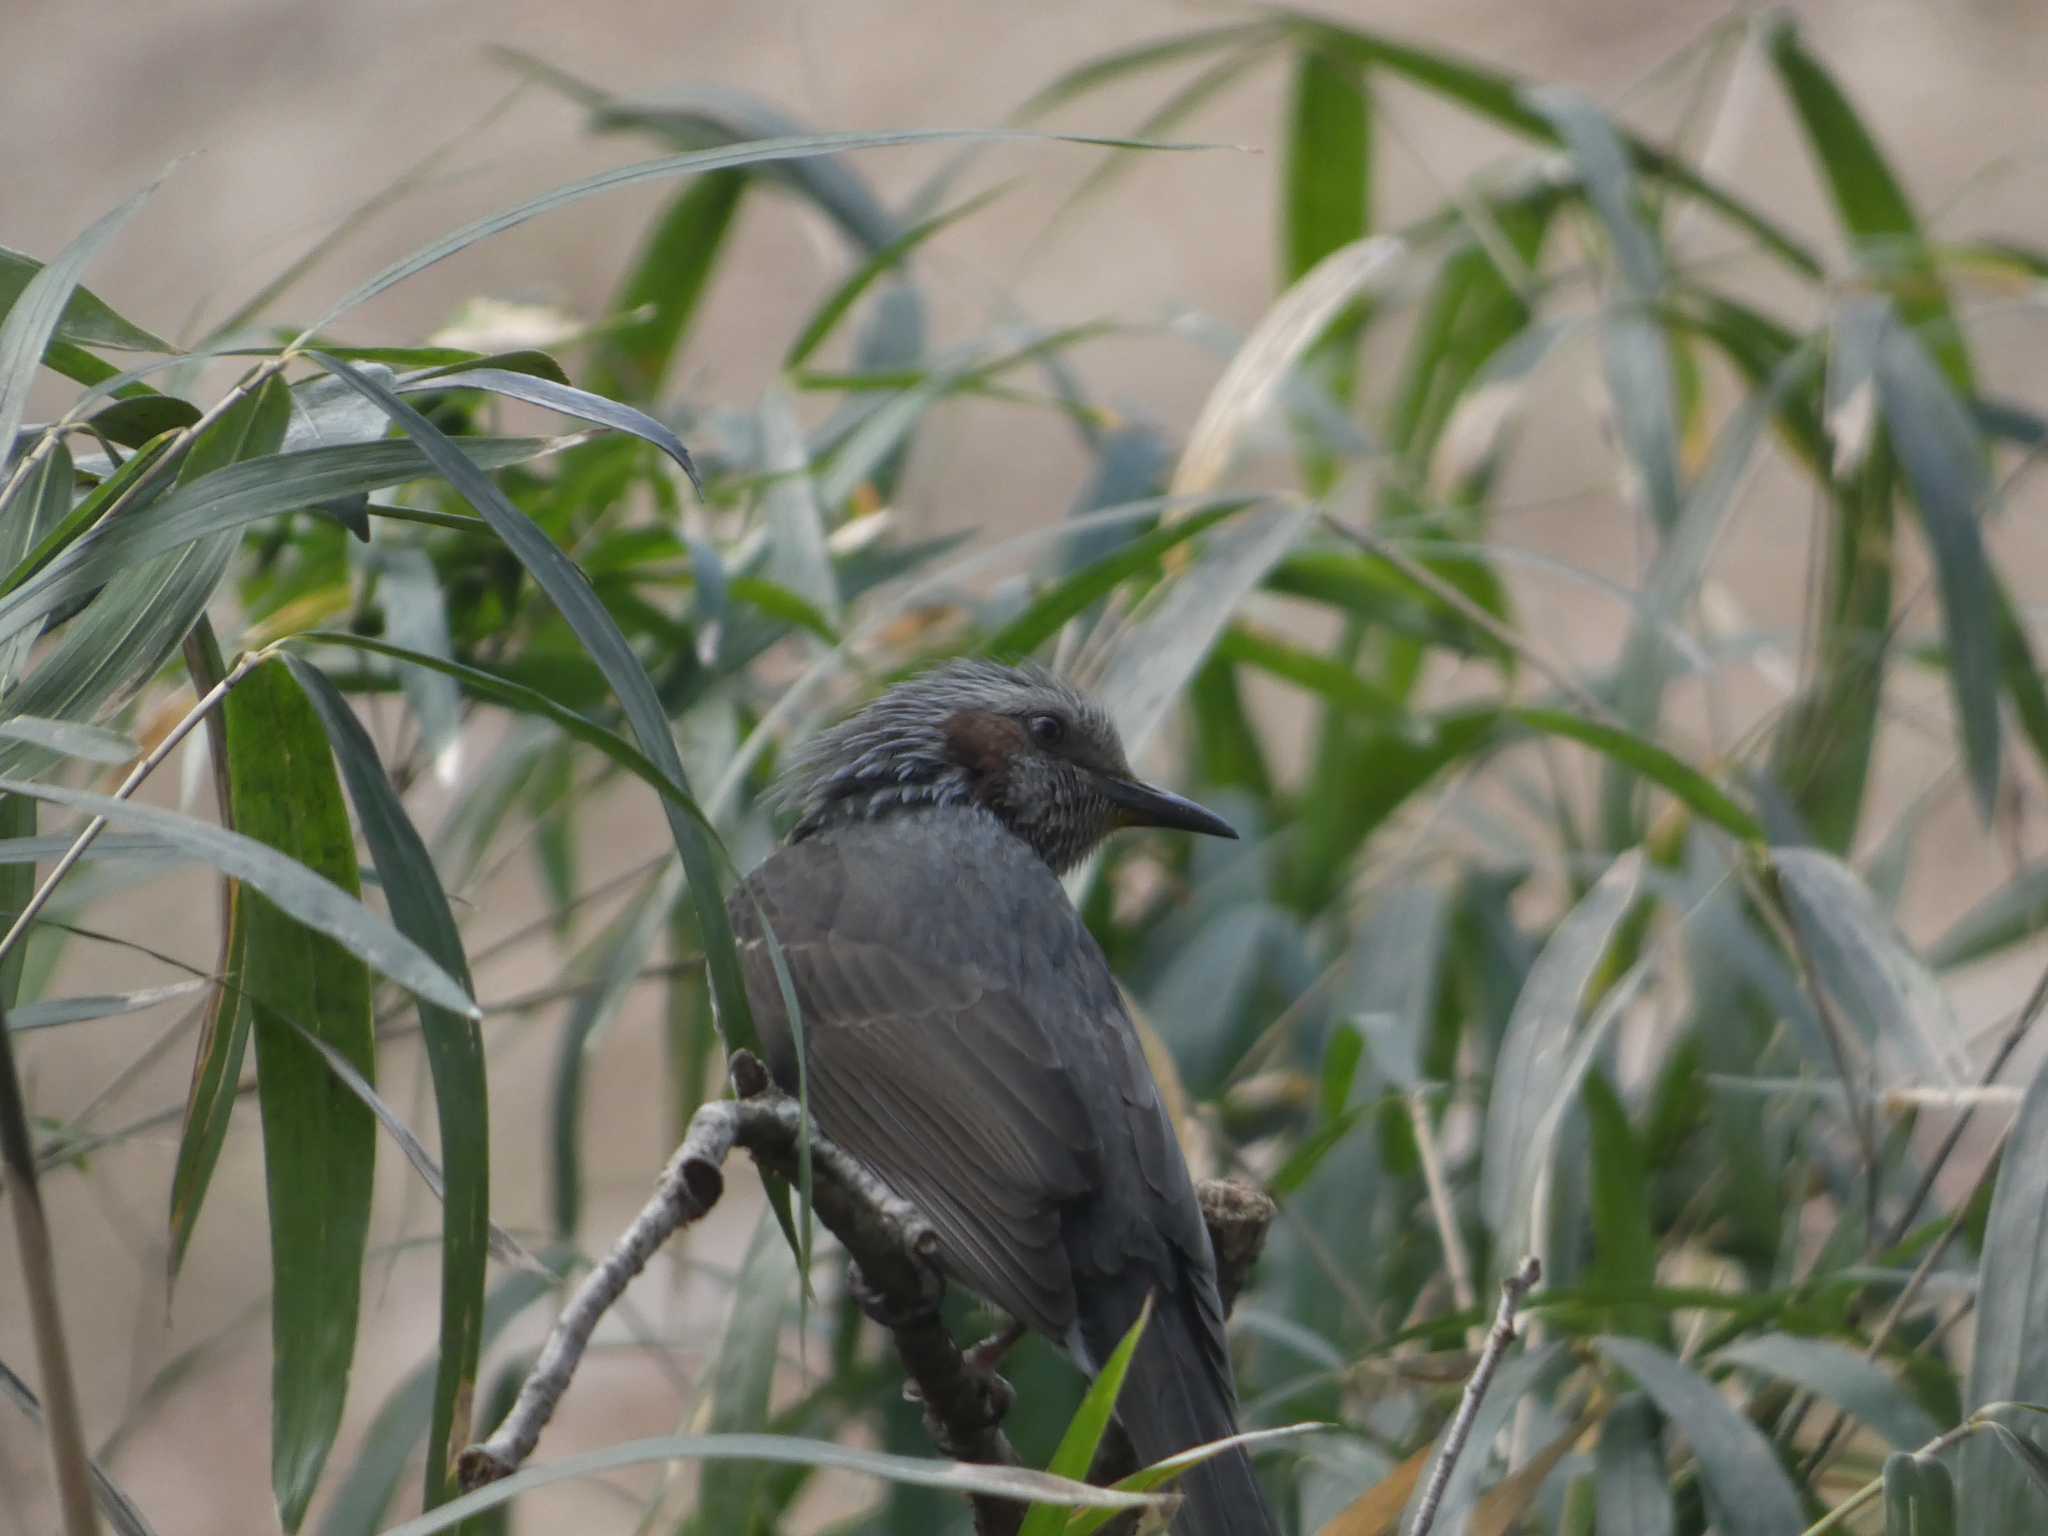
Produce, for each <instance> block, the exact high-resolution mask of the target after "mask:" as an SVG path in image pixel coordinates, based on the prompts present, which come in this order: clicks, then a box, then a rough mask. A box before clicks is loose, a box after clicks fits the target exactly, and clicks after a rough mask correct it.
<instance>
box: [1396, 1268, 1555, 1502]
mask: <svg viewBox="0 0 2048 1536" xmlns="http://www.w3.org/2000/svg"><path fill="white" fill-rule="evenodd" d="M1542 1278H1543V1266H1542V1264H1540V1263H1539V1262H1537V1260H1536V1258H1535V1257H1534V1256H1533V1255H1531V1256H1530V1257H1529V1258H1526V1259H1524V1260H1522V1267H1521V1268H1520V1269H1518V1270H1516V1271H1515V1272H1514V1273H1513V1274H1512V1275H1509V1276H1508V1277H1507V1279H1505V1280H1503V1281H1501V1283H1500V1309H1499V1310H1498V1311H1496V1312H1495V1313H1494V1314H1493V1327H1492V1328H1490V1329H1489V1330H1488V1331H1487V1334H1486V1347H1485V1348H1484V1349H1483V1350H1481V1351H1480V1352H1479V1363H1478V1364H1477V1365H1475V1366H1474V1367H1473V1368H1472V1375H1471V1376H1470V1377H1469V1378H1468V1379H1467V1380H1466V1382H1465V1395H1464V1396H1463V1397H1462V1398H1460V1399H1459V1400H1458V1411H1457V1413H1456V1415H1455V1416H1453V1418H1452V1419H1451V1427H1450V1428H1449V1429H1447V1430H1445V1431H1444V1448H1443V1450H1442V1451H1441V1452H1440V1453H1439V1454H1438V1456H1437V1458H1436V1465H1435V1466H1433V1467H1432V1468H1430V1473H1429V1484H1428V1486H1427V1487H1425V1488H1424V1489H1423V1490H1422V1502H1421V1503H1420V1504H1418V1505H1416V1506H1415V1524H1414V1525H1413V1526H1412V1527H1410V1536H1429V1528H1430V1527H1431V1526H1433V1525H1435V1524H1436V1512H1437V1507H1438V1506H1439V1505H1441V1504H1442V1503H1443V1499H1444V1489H1445V1488H1446V1487H1448V1486H1449V1485H1450V1481H1451V1473H1452V1471H1453V1470H1454V1469H1455V1468H1456V1467H1457V1465H1458V1458H1459V1457H1460V1456H1462V1455H1464V1454H1465V1442H1466V1441H1467V1440H1469V1439H1470V1438H1471V1437H1472V1424H1473V1421H1474V1420H1475V1419H1477V1418H1478V1417H1479V1405H1480V1403H1482V1402H1483V1401H1485V1398H1486V1389H1487V1388H1488V1387H1490V1386H1492V1385H1493V1374H1494V1372H1495V1371H1497V1370H1499V1369H1500V1363H1501V1360H1502V1359H1503V1358H1504V1357H1505V1356H1506V1355H1507V1352H1508V1346H1509V1345H1510V1344H1512V1343H1514V1342H1515V1313H1516V1312H1517V1311H1518V1310H1520V1308H1521V1305H1522V1301H1523V1299H1524V1298H1525V1297H1527V1296H1528V1294H1529V1292H1530V1291H1531V1290H1533V1289H1534V1288H1535V1285H1536V1282H1537V1281H1539V1280H1541V1279H1542Z"/></svg>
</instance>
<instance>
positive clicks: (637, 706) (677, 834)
mask: <svg viewBox="0 0 2048 1536" xmlns="http://www.w3.org/2000/svg"><path fill="white" fill-rule="evenodd" d="M314 357H315V359H316V360H318V361H320V362H321V365H322V366H323V367H326V368H328V369H330V371H332V372H333V373H334V374H335V375H336V376H337V377H339V378H343V379H347V380H349V381H350V382H351V383H352V384H353V385H354V386H355V388H357V389H358V390H360V391H361V392H362V393H363V394H364V395H365V396H367V397H368V398H370V399H372V400H375V401H377V403H378V404H379V405H381V406H382V407H383V409H384V411H385V413H386V414H387V415H389V416H390V417H391V419H392V420H393V421H394V422H396V423H397V424H398V426H399V427H400V429H401V430H403V431H404V432H405V434H406V436H407V437H408V438H409V439H411V442H412V444H413V445H414V446H415V447H417V448H418V450H419V451H420V452H421V453H422V454H423V455H424V456H425V457H426V459H427V460H428V461H429V462H430V463H432V464H433V465H434V467H435V468H436V469H438V470H440V472H441V473H442V475H443V476H445V477H446V478H447V479H448V482H449V483H450V484H451V485H452V486H453V487H454V488H455V489H456V491H457V492H458V493H459V494H460V495H461V496H462V498H463V499H464V500H465V501H467V502H468V503H469V504H470V505H471V506H473V507H475V508H476V510H477V511H478V512H479V513H481V514H482V515H483V516H484V518H485V519H487V520H488V521H489V522H490V524H491V527H492V528H493V529H494V530H495V531H496V533H497V535H498V537H499V538H501V539H503V540H504V541H505V544H506V546H507V547H508V548H510V549H511V551H512V553H513V554H514V555H516V556H517V557H518V559H519V562H520V563H521V564H522V565H524V566H525V567H526V569H527V571H528V573H529V574H531V575H532V577H533V578H534V580H535V581H536V582H537V583H539V585H540V587H541V589H542V590H543V591H544V592H546V593H547V595H548V597H549V599H550V600H551V601H552V602H553V603H554V605H555V607H556V608H557V609H558V610H559V611H560V613H561V615H562V617H563V619H565V620H566V621H567V622H568V624H569V627H570V628H571V629H572V630H573V631H574V632H575V634H576V638H577V639H578V640H580V641H581V642H582V643H583V647H584V649H585V650H586V651H588V652H589V654H590V658H591V660H592V661H594V662H595V663H596V664H597V667H598V669H599V670H600V671H601V672H603V673H604V675H605V680H606V681H607V682H609V683H610V684H611V686H612V689H613V691H614V692H615V693H616V694H617V695H618V697H619V703H620V705H621V707H622V708H623V709H624V710H625V712H626V719H627V721H628V723H629V724H630V725H631V726H632V730H633V735H634V737H635V739H636V740H637V741H638V742H639V745H640V750H641V751H642V752H644V753H645V754H646V755H647V756H648V757H649V758H650V759H651V760H652V761H653V763H654V765H655V766H656V767H657V768H658V769H660V770H661V772H662V774H663V776H664V777H666V778H667V779H669V780H670V781H672V782H673V783H675V784H676V785H677V786H679V787H680V788H682V790H683V791H684V793H685V794H686V795H687V794H688V792H689V780H688V778H687V776H686V775H685V774H684V772H683V762H682V758H681V757H680V756H679V755H678V754H677V752H676V744H675V738H674V737H673V736H672V735H671V734H670V732H669V725H668V716H667V714H666V713H665V712H664V711H663V709H662V706H661V699H660V696H659V695H658V694H657V693H656V692H655V690H654V684H653V682H652V681H651V680H650V679H649V678H648V676H647V672H646V669H645V668H644V667H643V666H642V665H641V663H640V658H639V657H638V656H637V655H636V654H634V651H633V648H632V647H631V646H630V645H629V644H627V642H626V637H625V636H624V635H622V634H621V633H620V632H619V627H618V625H617V623H616V622H614V620H613V619H612V616H611V615H610V614H609V613H607V612H606V611H605V608H604V605H603V604H602V603H600V602H599V601H598V600H597V595H596V594H595V593H594V592H592V591H591V589H590V583H589V581H588V580H586V579H585V577H584V575H583V573H582V572H581V571H580V570H578V569H577V568H576V566H575V564H574V563H573V562H572V561H571V560H570V559H569V557H568V556H567V555H565V554H563V553H562V551H561V550H560V549H559V548H558V547H557V546H556V544H555V543H554V541H553V540H552V539H550V538H549V537H548V536H547V535H546V534H545V533H543V532H541V530H540V529H539V528H537V527H536V526H535V525H534V523H533V521H532V520H531V519H530V518H528V517H527V516H526V514H525V513H523V512H521V511H520V510H519V509H518V508H517V507H515V506H513V505H512V503H511V502H510V501H509V500H508V499H507V498H506V496H505V494H504V492H502V491H500V490H499V489H498V487H497V486H496V485H494V484H492V483H491V481H490V479H489V478H488V477H487V476H486V475H485V474H484V473H483V472H482V471H481V470H480V469H478V467H477V466H476V465H475V464H474V463H472V462H471V461H470V460H469V459H468V458H466V457H465V456H464V454H463V451H462V449H461V448H459V447H457V446H456V444H454V443H453V442H451V441H449V439H448V438H447V437H446V436H444V435H443V434H442V433H441V432H440V431H438V430H437V429H436V428H435V427H434V426H433V424H432V423H431V422H429V421H428V420H427V419H426V418H425V417H424V416H422V415H420V413H419V412H418V411H416V410H414V409H413V408H412V407H411V406H409V405H407V404H406V403H405V402H404V401H403V400H401V399H399V398H398V396H397V395H395V394H393V393H392V392H391V391H390V390H388V389H385V388H383V387H382V386H380V385H379V384H377V383H376V381H374V380H372V379H368V378H365V377H364V376H363V375H362V374H360V373H358V372H357V371H356V370H354V369H352V368H350V367H349V366H348V365H347V364H346V363H340V362H335V361H333V360H332V359H327V358H322V357H321V356H320V355H319V354H317V353H316V354H314ZM661 803H662V810H663V812H664V813H665V814H666V815H667V817H668V824H669V831H670V834H671V835H672V836H673V837H674V839H675V844H676V849H677V851H678V852H679V853H680V854H681V856H682V861H683V869H684V872H685V875H686V876H687V878H688V880H689V886H690V896H691V900H692V901H693V903H694V904H695V906H696V908H697V919H698V922H699V924H700V928H701V932H702V934H703V940H704V954H705V962H706V968H707V969H708V970H709V972H710V976H711V991H712V996H713V997H714V998H715V999H716V1000H717V1004H718V1015H719V1020H720V1023H721V1025H722V1026H723V1028H724V1031H725V1037H726V1040H727V1041H728V1043H729V1044H730V1045H731V1046H732V1047H734V1048H741V1047H745V1048H751V1047H753V1046H754V1044H755V1043H756V1042H755V1036H754V1026H753V1019H752V1016H751V1015H750V1014H749V1013H748V1011H747V995H746V989H745V987H744V985H743V984H742V982H741V980H740V974H739V960H738V956H737V953H736V952H735V950H734V948H733V941H732V928H731V924H730V922H729V921H728V919H727V917H726V911H725V903H724V901H723V900H722V899H721V898H720V895H719V885H718V850H717V848H716V846H715V840H714V839H713V838H712V837H710V836H708V835H707V834H706V832H705V829H704V827H703V826H702V825H701V824H700V823H699V822H697V821H695V820H693V819H692V818H691V817H690V816H688V815H687V814H686V813H685V812H684V811H683V810H682V809H681V808H680V807H679V806H678V805H677V803H676V801H675V800H674V799H673V798H672V797H670V796H666V795H665V796H663V797H662V802H661Z"/></svg>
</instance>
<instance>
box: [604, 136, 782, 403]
mask: <svg viewBox="0 0 2048 1536" xmlns="http://www.w3.org/2000/svg"><path fill="white" fill-rule="evenodd" d="M746 189H747V179H746V177H745V176H744V175H742V174H741V173H739V172H738V171H714V172H712V173H711V174H710V175H709V176H703V177H699V178H698V179H697V180H696V181H695V182H692V183H691V184H690V185H689V186H687V187H685V188H684V189H683V190H682V191H681V192H680V193H678V194H677V195H676V196H675V198H674V199H673V200H671V202H670V203H669V206H668V211H667V212H665V213H664V214H663V215H662V216H661V218H660V219H659V220H658V221H657V222H656V223H655V226H654V228H653V229H652V230H651V231H650V232H649V233H648V235H647V238H646V240H645V242H644V243H643V244H642V246H641V248H640V253H639V255H638V256H637V257H636V258H635V259H634V262H633V266H632V269H631V270H630V271H629V272H628V273H627V276H626V280H625V282H624V283H622V284H621V285H620V287H619V293H618V297H617V298H616V299H614V300H613V301H612V309H613V311H614V312H615V313H617V314H622V315H636V314H639V313H641V312H642V311H645V312H646V314H645V318H644V319H636V320H634V321H632V322H630V323H629V324H626V325H622V326H619V327H618V328H616V329H615V330H613V331H611V332H609V333H608V334H607V335H606V336H605V338H604V339H603V341H601V342H600V343H599V344H598V359H599V363H600V366H601V368H602V370H603V371H602V372H601V374H600V375H599V381H598V389H599V392H600V393H601V394H608V395H610V394H618V395H630V396H632V397H633V398H635V399H649V398H652V397H653V396H654V395H655V394H657V393H658V392H659V390H660V389H661V384H662V380H663V379H664V378H666V377H667V375H668V370H669V365H670V364H671V363H672V362H673V361H674V360H675V355H676V349H677V347H679V346H680V345H681V344H682V340H683V336H684V334H685V333H686V332H687V331H688V330H689V328H690V323H691V321H692V320H693V319H694V318H695V316H696V313H697V308H698V306H699V305H700V304H701V303H702V302H703V300H704V293H705V290H706V289H707V288H709V287H710V285H711V274H712V273H713V271H714V270H716V268H717V265H718V255H719V252H720V251H721V250H723V249H724V246H725V237H726V234H727V232H728V231H730V230H731V228H732V223H733V217H734V215H735V214H737V213H738V212H739V206H740V197H741V195H742V194H743V193H744V192H745V191H746Z"/></svg>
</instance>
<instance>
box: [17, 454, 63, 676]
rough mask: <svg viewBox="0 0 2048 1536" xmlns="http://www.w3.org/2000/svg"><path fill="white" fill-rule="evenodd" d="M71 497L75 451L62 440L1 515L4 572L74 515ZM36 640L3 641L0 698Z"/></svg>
mask: <svg viewBox="0 0 2048 1536" xmlns="http://www.w3.org/2000/svg"><path fill="white" fill-rule="evenodd" d="M71 496H72V464H71V451H70V450H69V449H68V448H66V447H65V446H64V444H63V442H62V441H61V440H60V441H58V442H54V443H52V444H51V445H50V447H49V449H48V450H47V451H46V452H45V453H44V454H43V457H42V461H41V462H40V463H38V464H37V465H36V467H35V468H34V469H33V470H32V471H30V478H29V480H28V481H27V482H26V483H25V484H24V486H23V488H22V491H21V493H20V494H19V495H18V496H17V497H16V499H15V501H14V503H13V505H12V506H11V507H9V508H7V509H5V511H4V512H0V571H11V570H13V569H15V567H16V566H18V565H19V564H20V563H21V561H22V559H23V557H24V556H26V555H27V554H28V552H29V550H30V549H31V548H33V547H34V545H35V544H36V542H37V541H38V540H40V539H42V538H43V537H44V536H46V535H47V534H48V533H49V531H50V530H51V529H52V528H55V527H56V526H57V525H58V524H59V523H61V522H63V521H64V518H65V516H66V515H67V514H68V513H69V512H70V511H71ZM35 640H36V637H35V636H34V635H33V634H27V633H24V634H19V635H14V636H12V637H10V638H8V639H6V640H0V696H4V694H5V693H6V692H8V691H12V690H13V687H14V684H15V682H16V680H17V679H18V678H19V677H20V676H21V669H22V665H23V663H25V662H26V661H27V660H28V658H29V652H30V650H31V648H32V647H33V646H34V645H35ZM15 707H16V708H18V707H19V705H18V704H16V705H15Z"/></svg>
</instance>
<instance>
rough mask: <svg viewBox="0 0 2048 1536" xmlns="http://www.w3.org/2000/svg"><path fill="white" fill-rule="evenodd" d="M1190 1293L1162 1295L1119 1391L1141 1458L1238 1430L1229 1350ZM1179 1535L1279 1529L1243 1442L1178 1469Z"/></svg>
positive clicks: (1145, 1461) (1243, 1535)
mask: <svg viewBox="0 0 2048 1536" xmlns="http://www.w3.org/2000/svg"><path fill="white" fill-rule="evenodd" d="M1208 1331H1209V1330H1208V1328H1207V1327H1206V1325H1205V1322H1204V1320H1203V1319H1202V1318H1201V1317H1200V1315H1199V1314H1198V1313H1197V1311H1196V1309H1195V1303H1194V1302H1193V1300H1192V1298H1189V1297H1185V1296H1182V1297H1176V1298H1171V1299H1169V1298H1164V1297H1162V1298H1161V1305H1159V1306H1158V1307H1157V1308H1156V1309H1155V1310H1154V1312H1153V1314H1152V1320H1151V1322H1150V1323H1148V1324H1147V1325H1146V1328H1145V1332H1144V1335H1143V1337H1142V1338H1140V1340H1139V1341H1138V1351H1137V1353H1136V1354H1135V1355H1134V1356H1133V1357H1132V1359H1131V1369H1130V1373H1129V1375H1127V1376H1126V1377H1125V1378H1124V1386H1123V1391H1122V1392H1121V1393H1120V1394H1119V1396H1118V1399H1117V1409H1116V1414H1117V1418H1118V1419H1119V1420H1120V1421H1121V1422H1122V1424H1123V1426H1124V1432H1125V1433H1126V1434H1128V1435H1129V1436H1130V1437H1131V1445H1132V1448H1133V1449H1134V1450H1136V1451H1137V1453H1138V1461H1139V1464H1140V1465H1143V1466H1149V1465H1150V1464H1151V1463H1153V1462H1155V1461H1159V1460H1162V1459H1163V1458H1165V1457H1168V1456H1171V1455H1174V1454H1175V1453H1176V1452H1179V1451H1184V1450H1187V1449H1189V1448H1190V1447H1191V1446H1197V1445H1205V1444H1207V1443H1208V1442H1209V1441H1211V1440H1221V1439H1223V1438H1225V1437H1226V1436H1228V1435H1234V1434H1236V1433H1237V1412H1236V1391H1235V1389H1234V1388H1233V1387H1232V1385H1231V1380H1230V1362H1229V1359H1228V1357H1224V1358H1221V1359H1219V1358H1217V1354H1216V1351H1215V1350H1214V1349H1213V1348H1211V1340H1210V1339H1209V1337H1208ZM1174 1486H1175V1487H1176V1488H1177V1489H1179V1491H1180V1492H1181V1494H1182V1495H1183V1502H1182V1504H1181V1509H1180V1514H1179V1515H1178V1516H1177V1517H1175V1519H1174V1522H1173V1532H1174V1536H1279V1531H1280V1527H1279V1525H1278V1524H1277V1523H1276V1522H1275V1521H1274V1518H1273V1511H1272V1508H1271V1506H1270V1505H1268V1504H1267V1503H1266V1495H1265V1493H1264V1491H1263V1490H1262V1489H1261V1488H1260V1487H1259V1480H1258V1477H1257V1475H1256V1474H1255V1473H1254V1472H1253V1471H1252V1462H1251V1458H1250V1457H1249V1456H1247V1455H1246V1454H1245V1453H1244V1451H1242V1450H1241V1449H1231V1450H1228V1451H1224V1452H1223V1453H1222V1454H1221V1455H1218V1456H1212V1457H1210V1458H1209V1459H1208V1460H1207V1461H1205V1462H1203V1463H1202V1464H1201V1465H1200V1466H1198V1467H1191V1468H1189V1469H1188V1470H1187V1471H1186V1472H1183V1473H1182V1474H1181V1475H1180V1478H1179V1480H1178V1481H1177V1482H1176V1483H1175V1485H1174Z"/></svg>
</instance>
